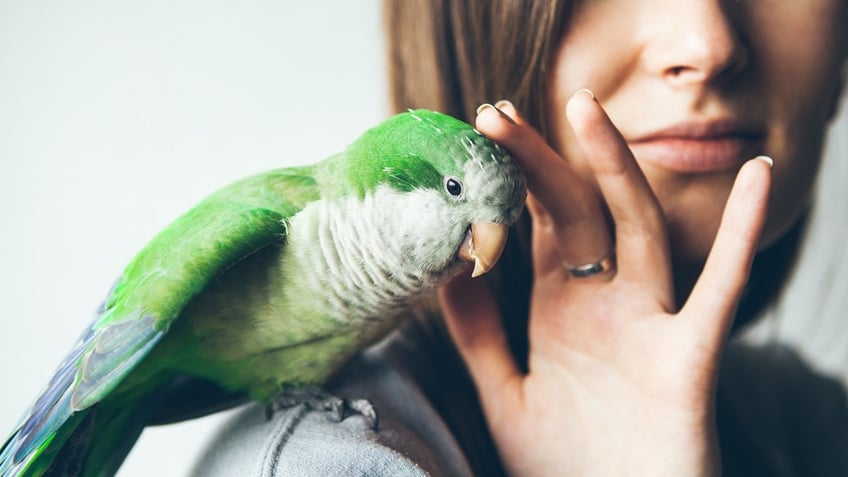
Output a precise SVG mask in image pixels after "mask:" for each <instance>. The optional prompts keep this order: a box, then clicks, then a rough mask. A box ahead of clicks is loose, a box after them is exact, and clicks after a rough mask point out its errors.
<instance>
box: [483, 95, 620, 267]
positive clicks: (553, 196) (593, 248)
mask: <svg viewBox="0 0 848 477" xmlns="http://www.w3.org/2000/svg"><path fill="white" fill-rule="evenodd" d="M498 105H499V106H500V107H501V108H502V110H500V109H497V108H494V107H486V106H485V105H484V106H483V107H481V108H480V110H479V114H478V116H477V123H476V124H477V127H478V129H480V131H482V132H483V133H485V134H486V135H487V136H489V137H490V138H492V139H493V140H495V141H496V142H498V143H499V144H501V145H503V146H504V147H506V148H507V149H508V150H509V151H510V153H511V154H512V155H513V157H515V158H516V160H517V161H518V163H519V165H520V167H521V170H522V172H523V173H524V175H525V177H526V178H527V186H528V189H529V191H530V196H531V198H530V199H529V200H528V210H529V211H530V214H531V217H532V218H533V234H534V253H533V257H534V271H535V273H536V274H537V275H543V274H549V273H555V274H557V275H558V276H560V277H561V278H562V279H565V278H566V274H564V273H563V269H562V262H563V261H566V262H568V263H572V264H575V265H582V264H585V263H589V262H594V261H596V260H598V259H599V258H602V257H604V256H605V255H606V254H607V253H608V252H609V251H610V249H611V247H612V243H611V242H612V240H611V237H610V232H609V227H608V226H607V223H606V220H605V218H604V215H603V212H602V208H601V205H600V201H599V198H598V197H597V193H596V192H595V191H594V189H593V188H592V187H591V186H590V185H589V184H587V183H586V181H585V180H584V179H583V178H581V177H580V176H579V175H578V174H577V173H576V172H574V171H573V170H572V168H571V167H570V166H569V165H568V164H567V163H566V162H565V161H563V160H562V159H561V158H560V157H559V155H558V154H557V153H556V152H555V151H554V150H553V149H551V148H550V146H548V144H547V143H546V142H545V140H544V139H543V138H542V136H541V135H539V133H538V132H536V130H535V129H533V128H532V127H530V126H529V125H527V124H526V122H525V121H524V120H523V118H521V116H520V115H519V114H518V113H517V112H516V110H515V108H514V107H513V106H512V104H511V103H509V102H499V103H498ZM499 111H500V112H499ZM504 114H506V115H508V118H509V119H505V118H504Z"/></svg>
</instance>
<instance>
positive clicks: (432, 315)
mask: <svg viewBox="0 0 848 477" xmlns="http://www.w3.org/2000/svg"><path fill="white" fill-rule="evenodd" d="M570 3H571V2H567V1H555V0H548V1H542V0H539V1H532V2H519V1H506V0H503V1H497V0H384V2H383V7H384V21H385V28H386V35H387V42H386V43H387V49H388V51H387V54H388V67H389V85H390V95H391V104H392V107H393V109H394V110H395V112H400V111H404V110H406V109H410V108H412V109H415V108H427V109H433V110H437V111H441V112H444V113H447V114H451V115H453V116H456V117H458V118H460V119H463V120H465V121H467V122H472V121H473V118H474V117H475V115H476V113H475V111H476V109H477V107H478V106H479V105H480V104H481V103H484V102H495V101H497V100H500V99H509V100H510V101H512V102H513V103H514V104H515V106H516V107H517V108H518V109H519V110H520V111H521V112H522V114H523V116H524V117H525V118H526V119H527V120H528V121H529V122H530V123H531V124H533V125H534V126H535V127H536V128H537V129H538V130H539V131H540V132H542V133H543V134H545V133H546V130H547V128H546V124H545V114H544V111H545V103H546V99H547V98H548V94H547V92H548V79H549V76H550V75H548V74H547V71H548V69H549V67H550V65H551V61H552V58H553V55H554V53H555V50H556V47H557V44H556V42H557V40H558V39H559V38H561V37H562V31H563V29H564V25H565V24H566V21H567V17H568V10H569V5H570ZM514 232H515V233H514V234H512V236H511V237H510V241H509V243H508V244H507V250H506V251H505V253H504V254H503V257H502V259H501V260H500V262H499V264H498V266H497V267H496V269H495V270H494V271H492V272H491V273H490V274H489V276H488V277H489V283H490V285H491V286H492V287H493V288H494V289H495V290H496V296H499V297H501V298H500V299H501V309H502V311H503V318H504V323H505V326H506V327H507V333H508V336H509V337H510V340H511V342H510V344H511V346H512V348H513V352H514V353H515V354H516V358H517V359H518V360H519V362H522V363H523V362H524V359H525V358H526V354H527V308H528V305H529V295H530V286H531V283H532V271H531V270H530V267H529V265H528V264H529V263H530V260H529V253H530V252H529V240H528V239H527V238H528V237H529V235H528V234H529V220H527V218H526V217H525V218H524V219H523V221H522V223H521V224H520V225H519V226H518V227H516V228H515V230H514ZM501 291H503V292H501ZM507 291H508V292H507ZM417 315H418V318H419V320H417V321H416V322H415V326H417V327H419V328H420V329H421V331H422V335H423V336H425V338H423V339H424V340H426V343H425V344H424V346H426V347H427V349H428V358H429V359H432V362H431V363H430V365H431V368H433V369H436V370H438V371H437V372H438V382H428V379H427V376H426V373H421V376H418V377H419V378H420V379H421V385H422V388H423V389H424V391H425V392H426V393H427V394H428V395H429V397H430V398H431V400H432V402H433V404H434V405H435V406H436V408H437V409H438V411H439V412H440V413H441V415H442V416H443V417H444V418H445V421H446V422H447V424H448V426H450V428H451V430H452V431H453V432H454V434H455V435H456V437H457V440H458V441H459V443H460V445H461V446H462V447H463V450H464V451H465V454H466V456H467V457H468V460H469V462H470V463H471V465H472V467H473V470H474V473H475V475H503V471H502V469H501V466H500V464H499V460H498V458H497V453H496V452H495V450H494V446H493V445H492V443H491V440H490V438H489V437H488V433H487V431H486V425H485V420H484V419H483V415H482V412H481V410H480V408H479V405H478V404H477V403H478V400H477V399H476V395H475V390H474V387H473V385H472V383H471V380H470V378H469V377H468V375H467V373H466V372H465V369H464V367H463V365H462V362H461V360H460V358H459V356H458V354H457V353H456V350H455V349H454V348H453V346H452V345H451V344H450V340H449V339H448V338H447V332H446V331H445V329H444V326H443V322H442V320H441V319H440V316H439V313H438V310H437V306H436V305H435V300H431V301H430V302H429V303H427V304H425V306H424V308H423V309H422V310H419V312H418V313H417ZM431 374H432V371H431ZM430 381H432V379H431V380H430Z"/></svg>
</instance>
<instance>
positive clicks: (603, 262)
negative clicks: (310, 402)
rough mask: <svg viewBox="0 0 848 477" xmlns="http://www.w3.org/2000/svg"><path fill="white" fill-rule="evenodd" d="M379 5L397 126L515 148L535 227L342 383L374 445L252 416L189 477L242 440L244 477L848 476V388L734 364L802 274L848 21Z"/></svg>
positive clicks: (821, 8)
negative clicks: (445, 129)
mask: <svg viewBox="0 0 848 477" xmlns="http://www.w3.org/2000/svg"><path fill="white" fill-rule="evenodd" d="M385 7H386V13H387V17H386V18H387V27H388V31H389V45H390V65H391V67H392V76H391V84H392V94H393V99H394V105H395V108H396V109H397V110H402V109H405V108H418V107H427V108H431V109H437V110H441V111H445V112H448V113H450V114H453V115H456V116H458V117H461V118H464V119H466V120H468V121H469V122H475V121H476V125H477V127H478V128H479V129H480V130H481V131H482V132H483V133H484V134H487V135H488V136H490V137H492V138H493V139H495V140H496V141H498V142H500V143H501V144H502V145H504V146H505V147H506V148H507V149H509V150H510V152H511V153H512V154H513V155H514V156H515V157H516V159H517V160H518V161H519V163H520V164H521V165H522V167H523V169H524V171H525V173H526V174H527V177H528V183H529V187H530V192H531V197H530V198H529V200H528V210H529V214H527V217H526V219H527V220H526V221H525V223H524V224H523V226H522V227H520V228H519V229H518V230H516V234H515V237H513V238H514V240H512V241H511V243H510V248H509V249H508V251H507V252H506V253H505V255H504V257H503V259H502V261H501V264H500V268H499V271H498V276H497V277H495V279H494V280H492V282H490V283H488V284H484V282H482V281H470V280H468V279H464V278H459V279H457V280H455V281H454V282H453V283H451V284H450V285H449V286H447V287H445V289H443V290H442V291H441V292H440V294H439V300H440V308H441V310H442V314H443V318H444V319H443V320H442V319H441V317H434V316H435V315H437V313H435V312H434V311H433V310H430V311H429V312H425V313H424V314H425V315H428V316H429V318H428V319H424V320H420V321H419V322H417V323H416V324H415V325H413V326H410V327H408V328H407V329H405V330H404V331H403V333H401V334H399V335H398V336H396V337H395V338H394V339H393V340H391V341H389V342H387V343H385V344H383V345H382V346H381V347H379V348H376V349H375V350H372V351H370V352H369V353H366V354H365V355H364V356H363V357H362V358H361V359H360V360H358V361H356V362H354V363H352V364H351V366H350V367H349V368H347V369H346V370H345V371H344V372H342V373H340V374H339V378H338V380H337V383H336V386H337V388H338V392H339V393H340V394H343V395H351V396H355V397H361V396H363V395H364V396H366V397H368V398H369V399H371V400H372V401H373V402H374V404H375V406H376V408H377V410H378V412H379V413H380V417H381V427H380V429H381V430H380V432H379V433H376V434H374V433H370V432H369V431H367V429H366V428H365V427H362V426H363V425H364V423H363V422H361V421H360V420H357V419H355V418H354V419H349V420H347V421H345V422H343V423H342V424H339V425H335V426H333V425H330V424H327V423H325V422H323V421H321V420H320V419H318V418H316V416H313V415H311V414H308V413H307V414H304V413H300V414H297V413H288V414H286V415H282V416H277V417H276V418H275V419H277V420H276V421H275V422H276V423H277V425H276V426H264V427H263V426H261V425H259V424H258V423H259V422H260V419H258V414H257V413H254V414H248V415H247V416H246V417H244V418H242V420H241V421H240V422H239V423H237V424H236V426H235V427H234V428H232V429H230V430H229V431H228V432H227V433H226V434H225V435H224V439H223V440H222V441H221V442H220V443H219V445H218V447H216V448H213V449H212V451H210V454H209V455H210V457H209V458H208V459H207V460H206V461H205V462H204V463H202V464H201V466H200V468H199V470H198V472H199V473H200V474H203V475H209V474H210V473H214V472H223V473H224V474H226V473H228V472H231V471H232V470H233V467H231V466H232V465H233V463H232V462H233V461H232V460H231V459H233V456H234V454H233V450H232V449H233V446H232V444H231V443H232V442H234V441H239V442H241V444H240V446H241V449H242V451H246V454H245V455H246V456H248V457H245V459H247V460H242V461H240V463H239V464H236V465H237V466H239V465H246V466H247V468H252V469H260V468H261V469H263V470H262V472H266V473H267V474H271V475H284V474H286V472H289V473H295V472H300V473H305V472H308V473H312V474H313V475H324V474H326V473H334V472H338V473H340V474H345V475H346V474H348V473H352V472H362V473H365V474H372V473H373V474H379V475H420V473H421V472H422V471H423V472H431V473H433V474H436V475H469V474H471V473H474V474H476V475H498V474H507V475H633V474H636V475H716V474H718V473H719V472H722V471H723V472H724V474H725V475H776V476H777V475H845V474H846V472H848V460H846V457H845V455H846V454H848V452H846V451H848V427H846V424H848V410H846V400H845V395H844V392H843V391H842V390H841V389H840V388H839V386H837V385H836V384H835V383H834V382H831V381H828V380H826V379H823V378H818V377H816V376H815V375H813V374H812V373H811V372H810V371H809V370H808V369H807V368H806V367H805V366H804V365H803V364H802V363H801V362H800V361H799V360H798V359H797V358H795V357H794V355H793V354H792V353H790V352H788V351H787V350H785V349H782V348H780V349H775V348H768V349H753V348H745V347H741V346H738V345H733V346H726V341H727V337H728V335H729V333H730V330H731V328H732V327H739V325H741V324H744V323H746V322H749V321H750V320H751V319H752V318H754V317H755V316H756V315H757V314H758V313H760V312H761V311H762V309H763V307H764V306H765V305H766V304H768V303H769V302H770V301H772V300H773V299H775V297H776V296H777V295H779V293H780V291H781V285H782V283H783V281H784V280H785V277H786V273H787V271H788V270H789V268H790V266H791V265H792V262H793V259H794V257H795V256H796V254H797V249H798V244H799V237H800V233H801V231H802V229H803V224H804V216H805V214H806V212H807V209H808V207H809V201H810V195H811V191H812V184H813V180H814V177H815V175H816V172H817V169H818V164H819V157H820V153H821V148H822V141H823V137H824V131H825V129H826V126H827V123H828V121H829V120H830V119H831V118H832V116H833V114H834V111H835V108H836V104H837V102H838V99H839V94H840V89H841V87H842V83H843V82H844V73H845V64H846V56H848V29H846V28H845V27H844V25H845V24H848V4H846V3H845V2H844V1H842V0H807V1H798V2H769V1H757V2H721V1H708V0H675V1H663V0H639V1H633V0H610V1H586V2H582V1H580V2H567V1H562V2H524V3H522V2H492V1H485V0H483V1H479V2H478V1H471V0H468V1H464V2H459V1H454V2H434V1H415V2H413V1H408V0H406V1H401V0H398V1H387V2H386V4H385ZM584 88H589V89H590V90H585V89H584ZM501 99H508V101H498V100H501ZM495 101H497V102H495ZM489 102H495V103H494V105H489V104H488V103H489ZM481 104H483V106H480V107H479V108H478V106H479V105H481ZM759 155H766V156H768V157H763V158H761V160H751V161H749V160H748V159H750V158H753V157H755V156H759ZM769 157H770V158H774V160H773V161H772V160H771V159H769ZM772 162H773V167H772ZM531 231H532V233H531ZM752 261H753V265H752V266H751V262H752ZM749 271H750V277H749ZM433 308H435V307H433ZM810 319H815V317H810ZM443 323H444V324H446V325H447V326H446V327H444V328H442V324H443ZM447 335H449V336H450V338H451V339H448V338H447ZM451 343H452V344H451ZM454 350H456V351H454ZM460 357H461V361H462V362H464V364H465V367H466V368H467V369H468V375H465V374H464V373H463V371H461V370H462V369H463V367H462V365H461V364H460V360H459V358H460ZM719 370H720V372H719ZM475 391H476V392H475ZM357 423H358V424H357ZM270 427H273V428H274V431H273V432H275V433H277V434H276V435H277V436H278V438H272V437H269V435H268V430H269V428H270ZM269 442H270V443H272V444H269ZM245 443H247V444H245ZM257 448H264V449H266V452H264V453H263V452H260V451H259V450H257ZM251 450H253V451H255V452H254V455H253V456H252V457H249V456H250V453H251ZM219 452H220V453H219ZM216 453H219V454H216ZM257 453H258V455H260V456H261V458H260V460H257V456H256V454H257ZM216 456H217V457H216ZM223 459H228V460H229V462H230V463H229V464H227V465H226V466H224V464H222V462H226V461H225V460H223ZM287 466H288V467H287ZM241 468H244V467H241ZM354 469H355V470H354Z"/></svg>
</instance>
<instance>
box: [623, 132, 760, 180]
mask: <svg viewBox="0 0 848 477" xmlns="http://www.w3.org/2000/svg"><path fill="white" fill-rule="evenodd" d="M764 138H765V134H764V133H762V132H759V131H756V130H751V129H746V128H743V127H741V126H739V125H738V124H737V123H735V122H733V121H713V122H707V123H681V124H678V125H676V126H673V127H670V128H666V129H663V130H660V131H657V132H655V133H651V134H649V135H644V136H641V137H638V138H636V139H631V140H629V141H628V145H629V146H630V149H631V150H632V151H633V155H634V156H636V159H638V160H639V161H647V162H651V163H654V164H657V165H659V166H661V167H663V168H665V169H668V170H672V171H676V172H717V171H723V170H728V169H735V168H738V167H739V166H741V165H742V163H743V162H745V161H746V160H748V159H750V158H752V157H755V156H756V155H758V154H762V153H763V146H764Z"/></svg>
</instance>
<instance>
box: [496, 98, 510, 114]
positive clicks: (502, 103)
mask: <svg viewBox="0 0 848 477" xmlns="http://www.w3.org/2000/svg"><path fill="white" fill-rule="evenodd" d="M495 107H496V108H498V109H509V108H511V109H512V110H513V111H514V110H515V106H514V105H513V104H512V101H510V100H508V99H502V100H500V101H498V102H497V103H495Z"/></svg>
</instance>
